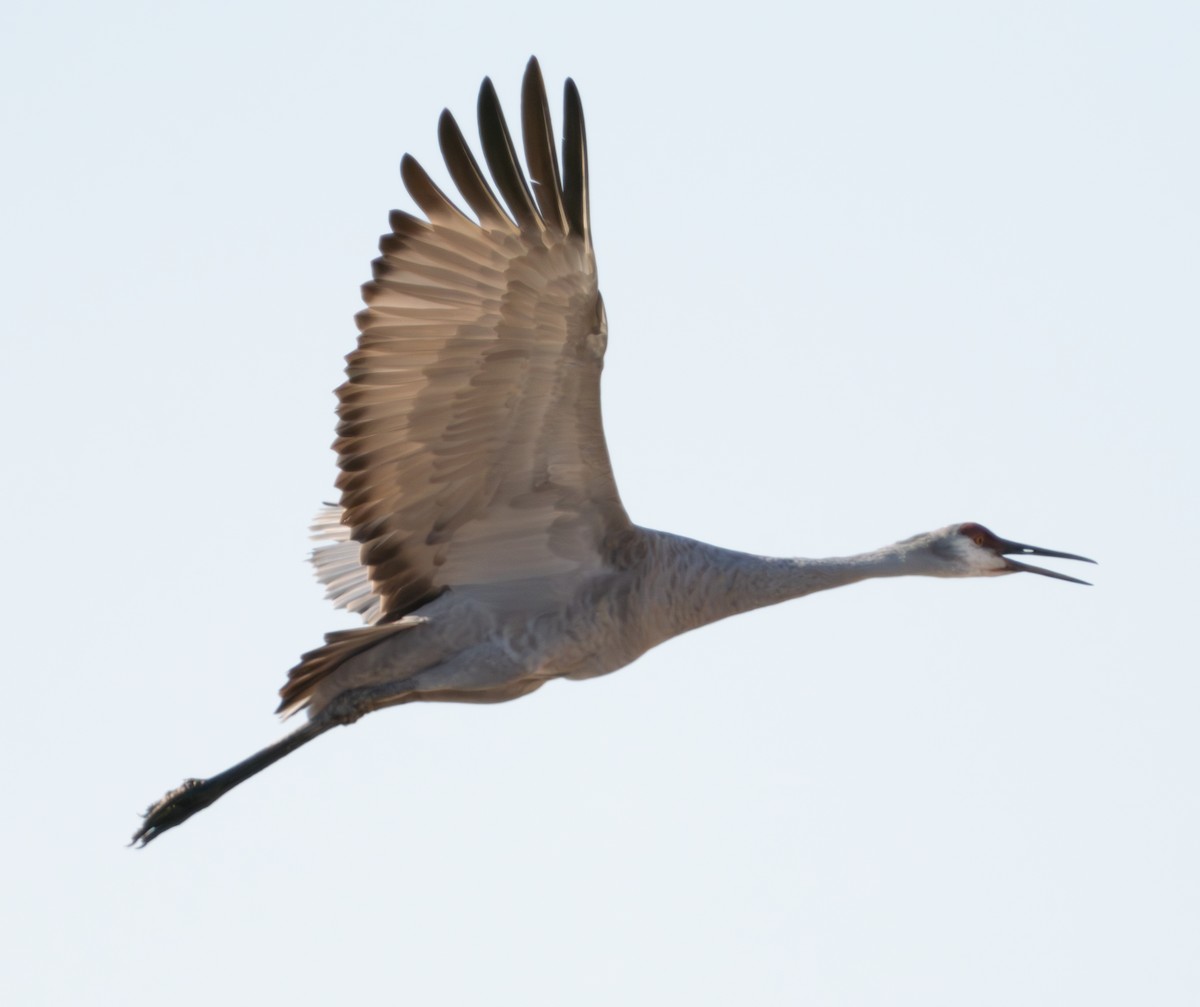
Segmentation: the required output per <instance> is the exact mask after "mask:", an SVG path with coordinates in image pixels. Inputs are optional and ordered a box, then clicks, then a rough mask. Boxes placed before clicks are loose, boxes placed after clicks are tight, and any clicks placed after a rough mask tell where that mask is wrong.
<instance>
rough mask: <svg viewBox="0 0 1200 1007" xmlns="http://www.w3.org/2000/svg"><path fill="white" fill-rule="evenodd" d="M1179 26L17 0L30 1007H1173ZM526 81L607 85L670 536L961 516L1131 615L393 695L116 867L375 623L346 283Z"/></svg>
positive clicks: (14, 661) (1182, 486) (891, 525)
mask: <svg viewBox="0 0 1200 1007" xmlns="http://www.w3.org/2000/svg"><path fill="white" fill-rule="evenodd" d="M1198 47H1200V14H1198V13H1197V8H1196V6H1195V5H1194V4H1188V3H1183V2H1180V3H1154V2H1150V3H1141V4H1136V5H1135V4H1123V5H1114V4H1096V3H1055V2H1044V0H1043V2H1038V3H991V4H978V3H965V4H964V3H941V4H935V3H909V4H882V3H875V4H872V3H849V4H837V5H834V4H828V3H822V4H789V5H783V4H779V5H767V4H759V3H740V4H737V5H734V6H732V7H728V8H724V9H722V10H720V11H719V12H718V13H714V14H706V13H705V12H704V11H703V10H702V9H698V8H695V7H693V6H691V5H688V6H684V5H679V6H678V7H676V6H667V5H654V4H648V3H639V4H608V5H589V6H583V5H579V4H566V3H561V2H560V3H557V4H550V3H542V4H532V3H520V2H514V3H508V4H497V3H489V4H483V3H438V4H428V5H423V6H421V7H420V8H414V7H413V6H412V5H406V4H402V3H396V2H392V3H355V2H343V3H338V4H336V5H334V4H327V5H324V4H304V3H290V4H286V3H266V2H262V3H254V2H250V3H246V2H242V3H238V4H222V3H213V4H202V5H201V4H187V5H184V4H163V3H143V4H138V3H131V2H110V3H105V4H70V3H62V4H47V3H38V4H34V3H22V2H14V0H9V2H8V3H7V4H6V5H5V6H4V8H3V10H2V11H0V83H2V86H0V102H2V107H3V113H2V115H3V121H2V123H0V127H2V129H3V136H4V137H5V148H6V154H5V156H4V157H3V159H0V173H2V176H3V183H4V191H5V192H6V194H7V199H6V210H5V214H4V225H3V227H2V228H0V265H2V267H3V275H4V276H5V280H6V282H5V283H4V284H3V293H2V294H0V297H2V298H3V319H4V324H5V331H6V337H5V343H4V345H5V359H6V366H5V367H4V368H3V369H2V371H0V380H2V381H3V389H2V393H3V394H2V396H0V403H2V408H3V409H4V413H5V415H4V430H5V432H6V437H7V443H8V448H7V459H8V466H7V472H8V477H7V481H6V484H5V487H4V492H3V493H2V494H0V498H2V500H3V502H2V503H0V507H3V511H4V513H3V519H4V521H5V524H6V526H7V527H8V528H9V536H8V542H7V546H6V556H7V570H8V576H7V577H6V578H5V580H6V581H7V584H6V586H5V588H4V589H3V590H4V593H5V600H4V603H3V606H2V607H0V612H3V613H4V615H5V624H6V627H7V639H8V646H7V656H6V659H5V665H6V668H7V673H6V681H7V682H8V683H9V692H8V708H9V714H8V721H9V724H8V727H7V729H6V731H5V735H4V739H5V762H6V767H7V771H6V773H5V780H4V783H3V802H4V806H5V807H6V808H7V809H8V825H7V828H6V829H5V830H4V834H3V838H2V839H0V843H2V844H3V854H4V856H3V863H4V864H5V865H6V866H5V869H4V888H3V896H4V897H3V904H4V913H3V917H2V919H3V927H4V929H5V931H6V932H5V933H4V934H3V935H2V938H3V943H4V945H5V947H6V954H5V955H4V962H3V964H0V990H2V991H3V992H4V999H5V1001H6V1002H11V1003H21V1004H63V1003H77V1004H82V1003H102V1002H105V1003H117V1002H130V1001H132V1000H134V999H135V998H137V997H143V998H144V997H152V998H161V997H162V996H164V995H165V996H169V997H170V999H171V1001H172V1003H173V1004H175V1005H177V1007H190V1005H193V1004H195V1005H200V1004H203V1005H211V1004H213V1003H214V1002H225V1003H231V1004H237V1003H252V1002H258V1003H285V1002H286V1003H290V1004H296V1005H307V1004H318V1003H330V1002H338V1003H345V1002H356V1003H364V1004H369V1003H394V1002H404V1003H414V1004H417V1003H419V1004H423V1005H442V1004H445V1005H459V1004H463V1005H476V1004H487V1005H508V1004H521V1005H529V1004H535V1005H536V1004H571V1005H573V1007H575V1005H581V1007H585V1005H601V1004H603V1005H610V1004H614V1003H623V1004H653V1005H661V1004H682V1003H688V1004H701V1005H704V1004H726V1003H733V1002H738V1003H746V1004H755V1005H776V1004H778V1005H785V1004H786V1005H792V1004H797V1003H805V1004H838V1005H868V1004H888V1005H920V1007H933V1005H946V1007H950V1005H954V1007H961V1005H964V1004H970V1005H972V1007H983V1005H997V1007H999V1005H1004V1007H1010V1005H1013V1004H1020V1005H1022V1007H1030V1005H1055V1007H1059V1005H1062V1004H1068V1003H1071V1004H1073V1003H1078V1004H1084V1003H1086V1004H1089V1005H1110V1004H1111V1005H1116V1004H1130V1003H1147V1004H1155V1005H1156V1007H1165V1005H1184V1004H1193V1003H1195V1002H1196V997H1197V992H1198V990H1200V870H1198V868H1197V857H1196V850H1197V849H1198V848H1200V797H1198V796H1197V795H1198V793H1200V787H1198V786H1197V780H1196V777H1197V774H1198V770H1200V741H1198V740H1197V730H1196V722H1197V713H1198V710H1200V684H1198V682H1197V674H1196V668H1195V665H1196V658H1195V640H1194V637H1195V632H1194V625H1195V608H1196V605H1195V602H1196V588H1195V582H1194V576H1193V572H1192V565H1193V558H1194V556H1195V555H1196V552H1197V548H1198V547H1200V535H1198V533H1197V503H1198V500H1200V479H1198V477H1197V463H1196V454H1197V449H1196V443H1195V442H1196V437H1197V432H1198V429H1200V422H1198V421H1200V415H1198V414H1200V409H1198V408H1197V405H1196V391H1195V383H1196V374H1197V371H1198V363H1200V361H1198V360H1197V350H1196V337H1197V334H1198V332H1200V310H1198V308H1197V297H1196V283H1197V277H1198V276H1200V244H1198V241H1197V235H1198V234H1200V206H1198V198H1197V183H1196V180H1197V178H1200V140H1198V134H1197V130H1196V118H1197V112H1196V101H1197V96H1198V95H1200V71H1198V70H1197V62H1196V58H1195V54H1196V52H1197V51H1200V48H1198ZM530 54H536V55H537V56H538V57H539V58H540V59H541V61H542V68H543V71H544V73H545V75H546V78H547V82H548V85H549V86H550V88H551V90H552V92H553V93H554V95H555V97H554V99H553V101H552V105H553V109H554V112H555V115H556V118H557V113H558V108H559V100H558V97H557V95H558V94H559V93H560V88H561V82H562V79H563V78H564V77H565V76H567V75H572V76H574V77H575V79H576V81H577V83H578V84H579V87H580V90H581V92H582V95H583V101H584V107H585V110H586V113H587V118H588V130H589V140H590V143H591V153H592V161H591V168H592V179H593V185H594V189H593V204H592V211H593V218H594V229H595V240H596V249H597V254H598V256H599V266H600V275H601V284H602V289H603V291H604V295H605V300H606V303H607V307H608V316H609V322H610V349H609V357H608V366H607V370H606V375H605V388H604V394H605V409H606V424H607V428H608V434H609V441H610V448H611V451H612V455H613V459H614V464H615V466H616V469H617V476H618V481H619V483H620V486H621V490H622V493H623V496H624V499H625V502H626V505H627V507H628V509H629V511H630V513H631V514H632V516H633V517H634V519H635V520H637V521H639V522H640V523H642V524H646V525H650V526H654V527H665V528H668V529H671V530H674V531H678V532H681V533H684V534H688V535H692V536H695V537H698V538H703V539H706V540H709V541H714V542H718V543H720V544H722V545H727V546H731V547H736V548H741V549H746V550H751V551H758V552H764V553H778V554H798V555H834V554H842V553H847V552H854V551H859V550H863V549H867V548H872V547H875V546H878V545H882V544H884V543H886V542H890V541H893V540H895V539H897V538H901V537H903V536H906V535H909V534H913V533H915V532H918V531H922V530H926V529H930V528H934V527H938V526H940V525H943V524H946V523H949V522H951V521H956V520H967V519H970V520H978V521H982V522H984V523H986V524H988V525H990V526H991V527H993V528H994V529H995V530H996V531H997V532H999V533H1000V534H1002V535H1005V536H1009V537H1012V538H1016V539H1020V540H1024V541H1031V542H1035V543H1037V544H1041V545H1046V546H1049V547H1051V548H1059V549H1066V550H1071V551H1078V552H1082V553H1085V554H1088V555H1093V556H1095V557H1096V558H1097V559H1099V560H1100V561H1101V563H1102V566H1100V567H1099V568H1096V570H1095V580H1096V582H1097V586H1096V587H1094V588H1090V589H1089V588H1079V587H1074V586H1072V585H1067V584H1062V583H1058V582H1054V581H1050V580H1047V579H1041V578H1033V577H1024V578H1021V577H1012V578H1004V579H999V580H995V581H978V582H935V581H908V582H884V583H875V584H868V585H862V586H859V587H854V588H849V589H845V590H841V591H835V592H830V593H829V594H827V595H822V596H817V597H813V598H810V599H806V600H803V601H800V602H796V603H793V604H791V605H787V606H783V607H780V608H777V609H773V610H770V611H763V612H759V613H755V614H753V615H750V616H746V617H742V618H740V619H736V620H730V621H728V622H726V623H723V624H720V625H717V626H714V627H710V628H708V629H706V630H703V631H700V632H697V633H695V634H692V635H690V636H687V637H684V638H682V639H680V640H677V641H674V642H672V643H670V644H668V645H666V646H664V647H662V648H660V649H658V650H656V651H654V652H652V653H651V654H649V655H647V656H646V657H645V658H643V659H642V660H640V661H639V662H637V663H636V664H635V665H633V666H631V667H630V668H627V669H625V670H624V671H622V672H619V673H618V674H616V675H614V676H611V677H609V678H606V679H602V680H598V681H593V682H588V683H583V684H572V683H552V684H551V685H549V686H547V687H546V688H545V689H543V690H541V691H540V692H538V693H537V694H535V695H533V696H531V697H529V698H527V699H524V700H522V701H520V702H516V703H512V704H508V705H506V706H502V707H491V708H475V707H461V706H425V707H410V708H403V709H400V710H395V711H389V712H385V713H382V714H378V715H375V716H372V717H369V718H367V719H366V720H364V721H363V722H361V723H360V724H358V725H356V726H355V727H354V728H353V730H351V731H345V732H336V733H335V734H334V735H331V736H329V737H327V738H325V739H322V740H321V741H320V742H318V743H317V744H314V745H312V746H310V747H308V748H306V749H304V750H303V751H301V752H299V753H297V754H296V755H293V756H292V757H290V758H289V759H287V760H285V761H284V762H283V763H280V764H279V765H278V766H276V767H273V768H272V769H271V770H269V771H268V772H267V773H265V774H264V775H262V776H261V777H258V778H257V779H255V780H254V781H253V782H251V783H249V784H247V785H246V786H244V787H242V788H240V789H239V790H237V791H236V792H234V793H233V794H231V795H230V796H228V797H227V798H225V799H224V800H223V801H222V802H221V803H220V805H218V806H217V807H215V808H213V809H211V810H210V811H207V812H205V813H204V814H203V815H202V816H200V817H198V818H197V819H195V820H194V821H193V822H191V823H189V824H188V825H187V826H186V828H183V829H180V830H178V831H176V832H173V833H171V834H170V835H169V836H167V837H165V838H164V839H163V840H162V841H161V842H158V843H156V844H154V846H152V847H151V848H149V849H147V850H146V851H144V852H140V853H134V852H132V851H129V850H126V849H125V848H124V847H123V846H122V843H123V842H124V841H125V839H126V837H127V836H128V835H129V834H130V833H131V832H132V831H133V829H134V827H135V826H136V824H137V814H136V813H137V812H138V811H139V810H140V809H141V808H143V807H144V806H145V805H146V804H147V803H149V802H150V801H151V800H152V799H154V798H156V797H157V796H158V795H159V794H160V793H162V791H163V790H164V789H166V788H168V787H169V786H173V785H174V784H175V783H177V782H178V781H179V780H180V779H182V778H183V777H184V776H188V775H207V774H211V773H212V772H214V771H217V770H219V769H222V768H224V767H225V766H227V765H229V764H230V763H232V762H234V761H236V760H238V759H240V758H242V757H243V756H244V755H247V754H249V753H250V752H251V751H253V750H255V749H257V748H259V747H260V746H261V745H263V744H265V743H266V742H268V741H270V740H272V739H273V738H275V737H276V736H277V735H278V734H280V733H281V732H282V728H281V727H280V725H279V724H278V723H277V722H276V720H275V719H274V718H273V716H272V713H271V711H272V709H273V707H274V701H275V690H276V688H277V687H278V686H279V684H280V683H281V681H282V678H283V675H284V673H285V672H286V670H287V668H288V667H290V666H291V664H292V663H293V662H294V660H295V658H296V656H297V655H298V654H299V653H300V652H301V651H304V650H307V649H309V648H311V647H312V646H314V645H315V644H316V643H318V642H319V641H320V639H321V634H322V633H323V632H324V631H326V630H329V629H332V628H337V627H339V626H344V625H348V624H350V623H349V620H348V619H347V617H346V616H344V615H343V614H338V615H335V614H333V613H332V612H331V610H329V609H328V607H327V606H326V604H325V603H324V602H323V601H322V599H321V595H320V591H319V590H318V588H317V587H316V585H315V584H314V583H313V582H312V580H311V577H310V574H309V572H308V570H307V569H306V567H305V566H304V565H303V563H302V560H303V557H304V555H305V553H306V551H307V548H308V542H307V537H306V535H307V533H306V526H307V523H308V520H309V518H310V516H311V514H312V512H313V511H314V510H315V508H316V505H317V504H318V503H319V502H320V501H321V500H322V499H329V498H330V496H331V492H332V490H331V487H332V480H333V474H334V457H333V454H332V453H331V452H330V451H329V450H328V443H329V442H330V440H331V439H332V435H333V415H332V409H333V397H332V395H331V394H330V392H331V389H332V388H333V387H334V386H335V385H336V384H338V383H339V381H340V366H341V357H342V355H343V354H345V353H346V352H347V351H348V350H349V349H350V347H351V346H352V341H353V337H354V332H355V329H354V325H353V323H352V320H351V316H352V315H353V313H354V312H355V311H356V310H357V309H358V306H359V302H358V295H357V286H358V284H359V283H360V282H362V281H363V280H365V279H367V278H368V276H369V269H368V263H369V261H370V259H371V258H372V257H373V256H374V254H375V241H376V238H377V235H378V234H379V233H380V232H381V231H382V230H383V229H384V227H385V223H386V213H387V210H388V209H389V208H391V207H393V206H399V207H406V208H409V207H410V204H409V203H408V201H407V197H406V195H405V193H404V191H403V188H402V186H401V184H400V180H399V177H398V172H397V164H398V162H399V159H400V156H401V155H402V154H403V153H404V152H405V151H410V152H412V153H413V154H414V155H416V156H417V157H418V158H420V159H421V160H422V162H423V163H424V164H425V165H426V166H427V167H428V168H430V169H431V171H433V173H434V175H435V177H437V178H440V179H444V178H445V174H444V172H443V171H442V169H441V166H440V164H439V163H438V158H437V145H436V138H435V129H436V122H437V115H438V113H439V112H440V110H441V109H442V107H443V106H444V105H449V106H451V107H452V108H453V109H454V110H455V111H456V112H457V113H458V114H459V116H460V120H462V121H463V122H464V124H470V123H471V122H472V121H473V109H474V100H475V94H476V91H477V89H478V86H479V82H480V80H481V79H482V77H483V76H484V75H485V74H490V75H491V76H492V77H493V79H494V81H495V83H496V86H497V88H498V90H499V92H500V95H501V98H502V99H503V100H504V102H505V104H506V106H507V107H509V108H510V110H512V109H515V102H516V97H517V93H518V87H519V82H520V76H521V72H522V69H523V67H524V64H525V61H526V59H527V58H528V56H529V55H530ZM472 135H473V132H472ZM1073 572H1074V571H1073Z"/></svg>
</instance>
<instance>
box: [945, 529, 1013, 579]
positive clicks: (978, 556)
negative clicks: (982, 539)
mask: <svg viewBox="0 0 1200 1007" xmlns="http://www.w3.org/2000/svg"><path fill="white" fill-rule="evenodd" d="M954 551H955V552H956V553H957V554H958V558H959V560H960V561H961V562H962V564H963V566H965V567H966V568H967V570H968V571H969V574H968V575H969V576H976V577H987V576H993V575H995V574H998V573H1005V572H1006V571H1007V570H1008V561H1007V560H1005V559H1004V557H1003V556H998V555H996V553H994V552H992V550H991V549H985V548H984V547H983V546H979V545H976V544H975V543H974V542H973V541H971V539H969V538H968V537H967V536H966V535H959V536H958V538H957V541H955V543H954Z"/></svg>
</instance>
